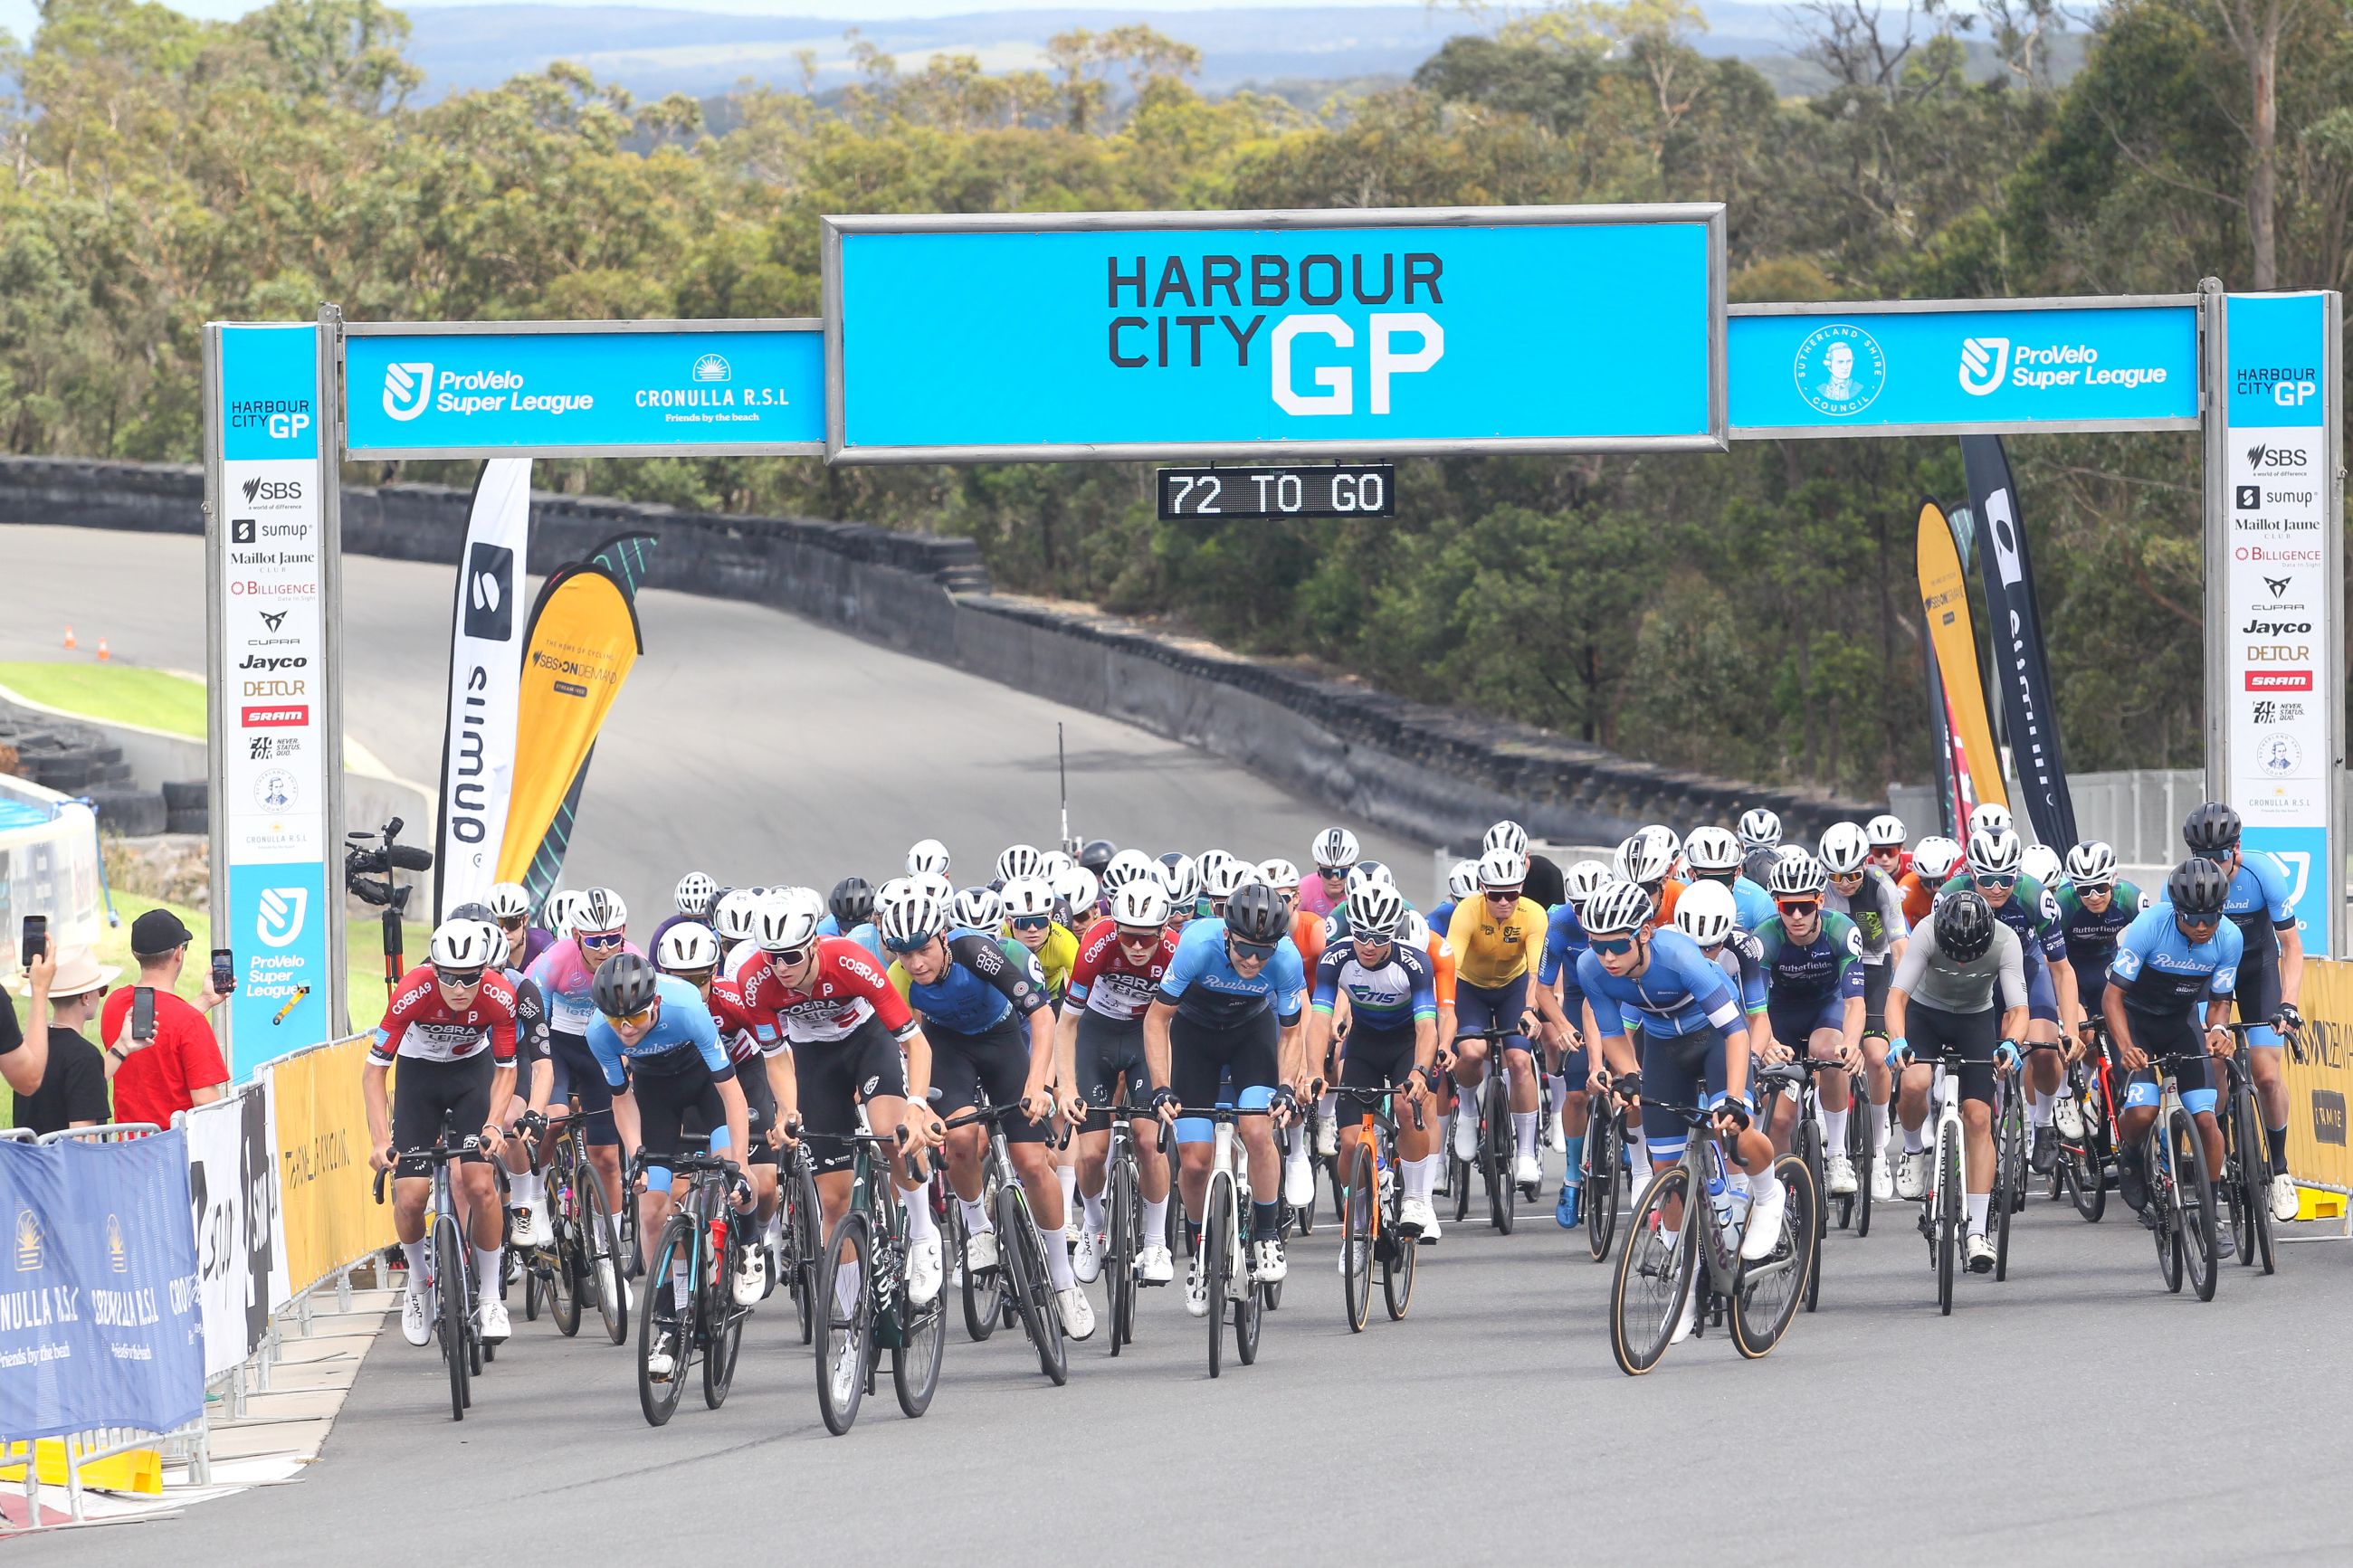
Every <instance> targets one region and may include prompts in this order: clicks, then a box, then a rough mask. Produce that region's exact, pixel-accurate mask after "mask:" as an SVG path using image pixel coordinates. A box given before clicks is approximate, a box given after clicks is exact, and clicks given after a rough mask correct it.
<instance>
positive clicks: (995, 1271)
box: [948, 1201, 1005, 1344]
mask: <svg viewBox="0 0 2353 1568" xmlns="http://www.w3.org/2000/svg"><path fill="white" fill-rule="evenodd" d="M948 1237H949V1241H950V1244H951V1245H952V1246H953V1247H955V1264H956V1274H957V1276H958V1278H959V1279H961V1280H962V1281H963V1285H962V1294H963V1297H964V1331H965V1337H966V1338H968V1339H970V1340H971V1341H972V1342H974V1343H975V1344H978V1343H979V1342H981V1341H983V1340H985V1339H987V1338H988V1336H989V1335H991V1334H993V1333H995V1332H996V1331H997V1307H998V1305H999V1297H1000V1296H1001V1295H1002V1293H1003V1292H1002V1282H1003V1280H1004V1277H1005V1253H1004V1242H1003V1239H1002V1238H999V1240H998V1243H997V1262H996V1263H994V1264H991V1265H990V1266H989V1267H988V1268H971V1267H969V1266H967V1265H966V1264H965V1258H966V1257H967V1256H969V1254H968V1251H967V1249H968V1248H969V1247H970V1246H971V1242H972V1230H971V1227H970V1226H968V1225H967V1224H966V1223H965V1217H964V1205H963V1204H962V1202H961V1201H952V1202H950V1203H949V1205H948Z"/></svg>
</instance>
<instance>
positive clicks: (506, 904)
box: [482, 882, 531, 921]
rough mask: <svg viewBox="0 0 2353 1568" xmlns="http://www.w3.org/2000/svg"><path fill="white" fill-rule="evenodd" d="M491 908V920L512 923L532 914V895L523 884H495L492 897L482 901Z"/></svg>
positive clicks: (492, 886) (492, 887) (491, 893)
mask: <svg viewBox="0 0 2353 1568" xmlns="http://www.w3.org/2000/svg"><path fill="white" fill-rule="evenodd" d="M482 901H483V902H484V903H485V904H487V905H488V906H489V907H490V911H491V919H492V920H495V921H511V920H514V919H517V918H518V917H521V916H525V915H528V914H530V913H531V894H530V893H528V892H526V891H525V890H524V889H523V885H522V883H521V882H493V883H492V884H491V892H490V897H488V898H487V899H484V900H482Z"/></svg>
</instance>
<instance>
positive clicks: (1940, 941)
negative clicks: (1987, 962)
mask: <svg viewBox="0 0 2353 1568" xmlns="http://www.w3.org/2000/svg"><path fill="white" fill-rule="evenodd" d="M1935 919H1936V947H1937V950H1938V951H1939V952H1942V953H1944V955H1945V956H1946V957H1947V958H1957V959H1959V960H1960V961H1961V962H1962V963H1969V962H1971V961H1972V960H1974V959H1979V958H1983V957H1984V956H1985V952H1986V949H1988V948H1989V947H1991V946H1992V945H1993V928H1994V914H1993V906H1992V905H1990V904H1989V903H1987V902H1986V901H1985V899H1984V897H1983V895H1981V894H1979V893H1978V891H1977V889H1974V888H1964V889H1962V890H1961V891H1959V892H1957V893H1955V894H1953V895H1952V896H1951V897H1950V898H1948V899H1947V900H1945V901H1944V902H1942V903H1940V904H1938V905H1937V906H1936V916H1935Z"/></svg>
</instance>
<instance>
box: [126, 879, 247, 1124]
mask: <svg viewBox="0 0 2353 1568" xmlns="http://www.w3.org/2000/svg"><path fill="white" fill-rule="evenodd" d="M194 941H195V935H194V934H193V933H192V932H191V931H189V930H188V928H187V927H186V926H185V924H183V923H182V922H181V920H180V917H179V916H177V915H175V914H174V913H173V912H172V911H171V910H148V911H147V912H146V913H145V914H143V915H141V916H140V917H139V918H138V919H137V920H136V921H132V924H131V956H132V957H133V958H135V959H137V960H138V961H139V984H138V986H136V987H130V986H126V987H125V988H123V989H122V990H120V991H117V992H116V993H115V994H113V995H111V996H109V997H108V998H107V999H106V1009H105V1011H104V1012H103V1013H101V1014H100V1016H99V1023H98V1037H99V1038H100V1040H101V1041H103V1042H105V1045H106V1076H107V1077H109V1078H111V1079H113V1080H114V1119H115V1120H116V1121H147V1122H153V1124H154V1125H155V1126H157V1127H169V1126H170V1125H171V1124H172V1115H173V1113H174V1111H180V1110H194V1109H195V1107H197V1106H199V1105H204V1104H207V1103H209V1102H211V1101H213V1100H218V1099H219V1098H220V1097H221V1096H222V1095H224V1094H226V1093H227V1092H228V1062H227V1058H224V1057H223V1056H222V1055H221V1048H220V1041H219V1039H218V1038H217V1037H216V1036H215V1035H214V1034H213V1026H212V1025H211V1024H210V1023H209V1022H208V1021H206V1017H205V1015H206V1013H209V1012H211V1011H212V1010H213V1009H214V1008H215V1007H217V1006H219V1005H220V1004H221V1001H222V997H221V995H220V994H218V993H217V992H216V991H214V990H213V988H212V982H211V976H210V974H209V973H207V975H206V984H205V987H204V990H203V992H202V993H201V994H199V995H198V996H197V998H196V1001H195V1005H193V1006H191V1005H189V1004H188V1002H187V1001H186V1000H185V998H183V997H182V996H181V995H180V994H178V989H177V988H178V986H179V984H180V974H181V972H182V971H183V970H184V969H185V968H186V967H187V962H188V944H189V943H191V942H194ZM141 989H146V990H152V991H153V994H154V1007H155V1016H154V1023H153V1034H152V1035H150V1036H148V1037H144V1038H142V1037H140V1036H139V1033H138V1030H137V1028H136V1027H135V1014H136V1008H135V1007H134V1005H133V1004H134V1002H135V1000H136V998H137V994H138V992H139V991H140V990H141Z"/></svg>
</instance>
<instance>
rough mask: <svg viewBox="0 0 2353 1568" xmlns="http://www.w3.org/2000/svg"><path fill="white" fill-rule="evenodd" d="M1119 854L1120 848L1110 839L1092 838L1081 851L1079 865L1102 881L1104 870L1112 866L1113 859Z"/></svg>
mask: <svg viewBox="0 0 2353 1568" xmlns="http://www.w3.org/2000/svg"><path fill="white" fill-rule="evenodd" d="M1118 853H1119V846H1118V845H1116V844H1113V842H1112V841H1111V840H1110V839H1108V838H1090V839H1088V840H1087V842H1086V847H1084V848H1082V849H1081V850H1080V851H1079V864H1080V865H1082V866H1084V867H1085V868H1087V869H1088V870H1090V871H1092V872H1093V873H1094V874H1095V876H1096V877H1097V878H1098V879H1101V877H1102V876H1103V868H1104V867H1106V866H1108V865H1110V864H1111V858H1112V857H1113V856H1114V855H1116V854H1118Z"/></svg>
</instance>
